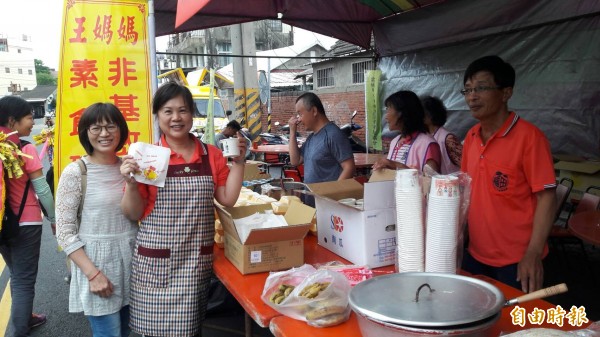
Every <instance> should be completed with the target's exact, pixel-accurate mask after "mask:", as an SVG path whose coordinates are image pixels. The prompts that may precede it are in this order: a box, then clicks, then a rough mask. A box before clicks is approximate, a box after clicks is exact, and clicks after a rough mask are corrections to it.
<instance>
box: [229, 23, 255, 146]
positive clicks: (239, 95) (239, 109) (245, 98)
mask: <svg viewBox="0 0 600 337" xmlns="http://www.w3.org/2000/svg"><path fill="white" fill-rule="evenodd" d="M230 34H231V51H232V52H233V54H236V55H248V56H249V57H244V58H238V57H236V58H234V59H233V79H234V81H233V95H234V102H235V116H236V120H238V121H239V122H240V124H241V125H242V126H245V127H247V128H248V130H249V131H250V135H251V137H252V140H256V139H257V138H258V135H259V134H260V133H261V131H262V125H261V120H260V117H261V111H260V99H259V94H258V72H257V70H256V69H257V67H256V57H255V56H256V42H255V39H254V25H253V24H252V23H251V22H250V23H242V24H237V25H234V26H232V27H231V31H230Z"/></svg>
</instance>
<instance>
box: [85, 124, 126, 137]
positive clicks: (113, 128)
mask: <svg viewBox="0 0 600 337" xmlns="http://www.w3.org/2000/svg"><path fill="white" fill-rule="evenodd" d="M102 129H106V132H108V133H115V132H117V130H119V127H118V126H117V125H116V124H107V125H92V126H90V127H89V128H88V131H89V132H90V133H91V134H92V135H99V134H101V133H102Z"/></svg>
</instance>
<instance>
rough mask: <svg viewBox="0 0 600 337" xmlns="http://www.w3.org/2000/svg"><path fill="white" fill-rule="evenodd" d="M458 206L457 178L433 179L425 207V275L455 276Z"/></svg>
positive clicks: (443, 176) (434, 177)
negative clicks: (447, 274) (445, 274)
mask: <svg viewBox="0 0 600 337" xmlns="http://www.w3.org/2000/svg"><path fill="white" fill-rule="evenodd" d="M459 206H460V195H459V184H458V178H457V177H454V176H445V175H436V176H433V177H432V179H431V190H430V192H429V203H428V205H427V227H426V228H427V232H426V235H425V237H426V242H425V271H426V272H434V273H452V274H456V249H457V231H458V218H459V212H460V207H459Z"/></svg>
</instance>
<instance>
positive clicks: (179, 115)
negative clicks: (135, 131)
mask: <svg viewBox="0 0 600 337" xmlns="http://www.w3.org/2000/svg"><path fill="white" fill-rule="evenodd" d="M193 109H194V101H193V98H192V95H191V93H190V91H189V90H188V89H187V88H186V87H184V86H181V85H178V84H176V83H167V84H165V85H163V86H161V87H160V88H159V89H158V90H157V92H156V94H155V96H154V100H153V102H152V113H153V114H154V116H155V118H156V120H157V121H158V125H159V128H160V131H161V138H160V140H159V142H158V145H160V146H163V147H168V148H170V149H171V157H170V160H169V168H168V173H167V178H166V181H165V185H164V187H162V188H158V187H155V186H149V185H144V184H138V183H136V181H135V180H134V179H132V178H130V173H132V172H137V171H138V170H139V167H138V165H137V163H136V161H135V160H134V159H133V158H132V157H130V156H126V157H124V160H123V164H122V166H121V174H123V175H124V176H125V177H126V179H127V187H126V188H125V195H124V196H123V200H122V202H121V208H122V209H123V212H124V214H125V215H126V216H127V217H128V218H130V219H136V220H140V229H139V232H138V236H137V243H136V249H135V254H134V258H133V263H132V275H131V300H130V310H131V323H130V324H131V328H132V330H133V331H135V332H136V333H139V334H142V335H144V336H160V337H166V336H178V337H186V336H200V335H201V333H202V329H201V323H202V321H203V320H204V314H205V311H206V303H207V292H208V285H209V282H210V275H211V271H212V258H213V255H212V251H213V243H214V209H213V206H214V205H213V199H216V200H217V201H218V202H219V203H221V204H223V205H226V206H233V204H235V201H236V200H237V198H238V195H239V192H240V189H241V186H242V179H243V175H244V156H243V155H242V156H238V157H233V158H232V159H233V162H232V165H231V168H228V166H227V159H226V158H224V157H223V154H222V153H221V151H220V150H219V149H217V148H216V147H214V146H213V145H208V144H204V143H202V142H200V141H199V140H198V139H197V138H196V137H193V136H192V135H191V134H190V133H189V131H190V129H191V128H192V118H193V111H194V110H193ZM238 140H239V147H240V153H246V142H245V139H244V138H243V137H241V136H240V135H239V134H238Z"/></svg>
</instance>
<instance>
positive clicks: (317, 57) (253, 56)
mask: <svg viewBox="0 0 600 337" xmlns="http://www.w3.org/2000/svg"><path fill="white" fill-rule="evenodd" d="M367 51H369V50H367ZM156 54H157V55H175V56H181V55H190V56H223V55H222V54H207V53H169V52H156ZM227 56H228V57H242V58H265V59H269V58H274V59H279V58H287V59H320V60H334V59H374V58H375V55H373V56H350V55H348V56H266V55H234V54H228V55H227Z"/></svg>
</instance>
